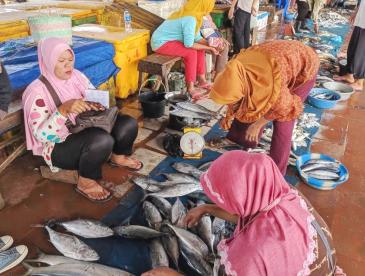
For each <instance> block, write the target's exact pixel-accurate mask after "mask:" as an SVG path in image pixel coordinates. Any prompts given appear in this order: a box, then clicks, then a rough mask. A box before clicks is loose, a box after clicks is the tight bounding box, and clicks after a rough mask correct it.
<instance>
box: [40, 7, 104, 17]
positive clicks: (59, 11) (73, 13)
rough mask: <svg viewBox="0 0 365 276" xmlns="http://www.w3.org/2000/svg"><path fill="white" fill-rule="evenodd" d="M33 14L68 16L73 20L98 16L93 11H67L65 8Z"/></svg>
mask: <svg viewBox="0 0 365 276" xmlns="http://www.w3.org/2000/svg"><path fill="white" fill-rule="evenodd" d="M33 12H38V13H41V14H51V15H54V14H58V15H68V16H71V17H72V19H81V18H85V17H91V16H96V15H97V14H96V12H94V11H92V10H82V9H65V8H54V7H52V8H46V9H40V10H34V11H33Z"/></svg>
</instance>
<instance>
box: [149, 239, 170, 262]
mask: <svg viewBox="0 0 365 276" xmlns="http://www.w3.org/2000/svg"><path fill="white" fill-rule="evenodd" d="M150 256H151V263H152V267H153V268H157V267H161V266H166V267H168V266H169V258H168V256H167V254H166V251H165V249H164V247H163V246H162V243H161V241H160V240H159V239H154V240H152V241H151V243H150Z"/></svg>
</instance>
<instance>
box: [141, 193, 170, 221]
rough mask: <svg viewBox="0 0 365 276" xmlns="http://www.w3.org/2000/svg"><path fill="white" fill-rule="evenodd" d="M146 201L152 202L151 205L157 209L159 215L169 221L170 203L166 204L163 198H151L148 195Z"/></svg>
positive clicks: (151, 196)
mask: <svg viewBox="0 0 365 276" xmlns="http://www.w3.org/2000/svg"><path fill="white" fill-rule="evenodd" d="M147 198H148V200H149V201H151V202H152V204H153V205H155V206H156V207H157V209H158V210H159V211H160V213H161V214H162V215H163V216H164V217H165V218H166V219H170V218H171V208H172V206H171V203H170V202H168V201H167V200H166V199H165V198H163V197H158V196H153V195H148V196H147Z"/></svg>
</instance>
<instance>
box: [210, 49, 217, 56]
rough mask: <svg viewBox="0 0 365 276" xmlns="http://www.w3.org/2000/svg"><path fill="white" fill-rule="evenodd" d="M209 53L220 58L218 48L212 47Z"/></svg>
mask: <svg viewBox="0 0 365 276" xmlns="http://www.w3.org/2000/svg"><path fill="white" fill-rule="evenodd" d="M209 51H210V53H211V54H212V55H215V56H219V50H217V49H216V48H214V47H210V49H209Z"/></svg>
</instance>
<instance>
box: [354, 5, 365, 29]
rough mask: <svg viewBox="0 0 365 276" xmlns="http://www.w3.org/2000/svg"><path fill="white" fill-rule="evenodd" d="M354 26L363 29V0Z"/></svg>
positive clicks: (364, 25)
mask: <svg viewBox="0 0 365 276" xmlns="http://www.w3.org/2000/svg"><path fill="white" fill-rule="evenodd" d="M354 26H357V27H360V28H361V29H365V0H361V3H360V7H359V10H358V11H357V15H356V18H355V23H354Z"/></svg>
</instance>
